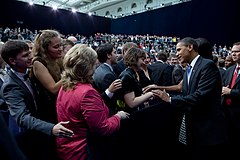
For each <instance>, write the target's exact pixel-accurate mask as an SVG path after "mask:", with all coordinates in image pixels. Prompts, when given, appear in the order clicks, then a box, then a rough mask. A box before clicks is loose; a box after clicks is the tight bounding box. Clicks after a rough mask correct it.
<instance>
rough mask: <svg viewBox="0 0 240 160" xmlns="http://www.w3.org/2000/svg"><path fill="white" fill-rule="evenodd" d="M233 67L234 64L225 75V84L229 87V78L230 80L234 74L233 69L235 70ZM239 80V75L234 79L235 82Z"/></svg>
mask: <svg viewBox="0 0 240 160" xmlns="http://www.w3.org/2000/svg"><path fill="white" fill-rule="evenodd" d="M235 68H236V65H234V66H233V67H232V68H231V69H230V70H229V72H228V73H229V74H228V75H227V83H226V85H229V87H230V85H231V80H232V78H233V74H234V71H235ZM238 80H239V76H238V77H237V79H236V82H237V81H238Z"/></svg>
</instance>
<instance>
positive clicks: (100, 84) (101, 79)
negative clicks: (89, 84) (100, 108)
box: [93, 63, 117, 93]
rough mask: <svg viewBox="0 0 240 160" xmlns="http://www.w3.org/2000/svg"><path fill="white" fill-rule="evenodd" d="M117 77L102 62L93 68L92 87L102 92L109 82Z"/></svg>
mask: <svg viewBox="0 0 240 160" xmlns="http://www.w3.org/2000/svg"><path fill="white" fill-rule="evenodd" d="M116 79H117V76H116V75H115V73H114V72H113V71H112V70H111V69H110V67H109V66H107V65H106V64H104V63H102V64H100V66H99V67H98V68H97V69H96V70H95V73H94V74H93V80H94V82H93V83H94V88H95V89H96V90H97V91H99V93H102V92H104V91H105V90H106V89H107V88H108V87H109V86H110V85H111V83H112V82H113V81H114V80H116Z"/></svg>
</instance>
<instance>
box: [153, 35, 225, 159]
mask: <svg viewBox="0 0 240 160" xmlns="http://www.w3.org/2000/svg"><path fill="white" fill-rule="evenodd" d="M176 49H177V53H176V55H177V57H178V59H179V61H180V62H181V63H184V62H185V63H188V64H189V66H191V67H189V69H188V70H187V71H186V72H185V74H184V77H183V86H182V95H178V96H173V97H170V96H169V94H168V93H166V92H165V91H161V90H158V91H154V93H155V94H156V95H157V96H159V97H160V98H161V99H162V100H164V101H166V102H169V103H170V104H171V106H172V107H174V108H175V109H177V110H179V111H180V112H181V113H182V116H183V118H182V119H181V122H180V124H181V125H180V129H179V133H178V134H179V136H178V140H179V145H180V148H179V151H182V152H179V154H180V153H183V154H182V155H180V156H183V157H181V158H185V159H190V160H202V159H205V160H210V159H217V158H219V159H220V158H223V156H224V155H223V154H224V153H225V145H226V143H227V140H228V137H227V133H226V119H225V116H224V112H223V109H222V107H221V75H220V73H219V70H218V68H217V66H216V65H215V64H214V63H213V61H211V60H208V59H204V58H203V57H201V56H200V55H199V54H198V45H197V42H196V41H195V40H194V39H193V38H190V37H186V38H184V39H182V40H180V41H179V42H178V43H177V46H176ZM181 158H180V159H181Z"/></svg>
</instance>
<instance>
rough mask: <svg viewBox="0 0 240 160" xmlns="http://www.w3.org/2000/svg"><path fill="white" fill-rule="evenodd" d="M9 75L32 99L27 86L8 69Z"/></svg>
mask: <svg viewBox="0 0 240 160" xmlns="http://www.w3.org/2000/svg"><path fill="white" fill-rule="evenodd" d="M9 76H10V77H11V78H12V79H13V80H14V81H15V82H16V83H17V84H18V85H19V87H21V88H22V89H23V90H24V91H25V92H26V93H27V95H28V96H31V97H32V98H33V99H34V97H33V95H32V94H31V92H30V91H29V89H28V87H27V86H26V85H25V84H24V82H23V81H22V80H21V79H19V78H18V77H17V76H16V75H15V74H14V73H13V72H12V71H9Z"/></svg>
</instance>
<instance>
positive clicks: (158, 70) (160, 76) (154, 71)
mask: <svg viewBox="0 0 240 160" xmlns="http://www.w3.org/2000/svg"><path fill="white" fill-rule="evenodd" d="M148 69H149V75H150V78H151V80H152V81H153V83H154V84H156V85H158V86H170V85H172V67H171V66H170V65H168V64H164V63H162V62H159V61H157V62H155V63H153V64H151V65H148Z"/></svg>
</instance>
